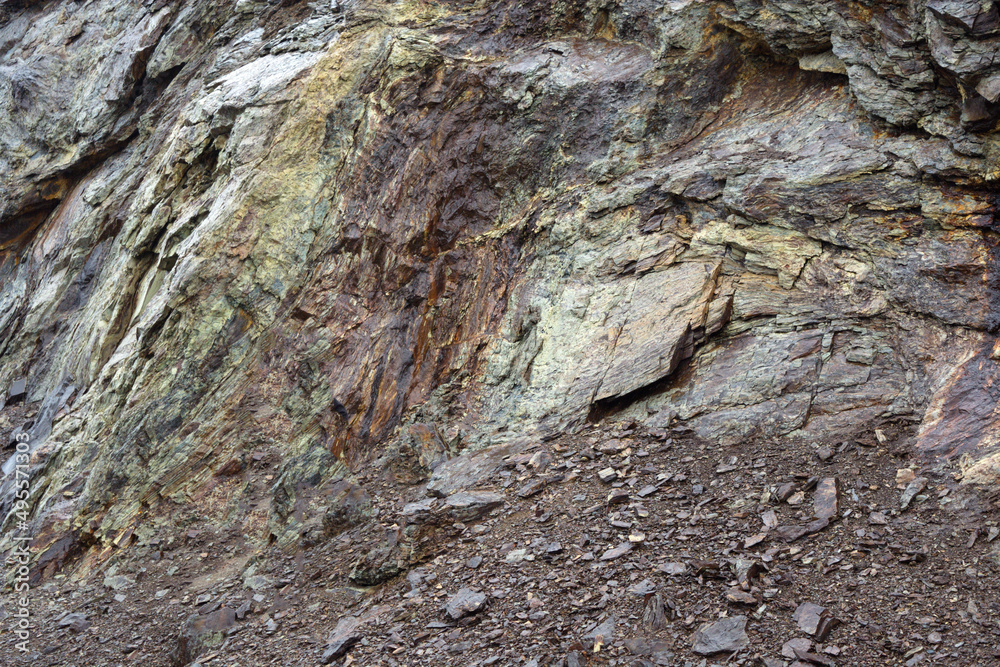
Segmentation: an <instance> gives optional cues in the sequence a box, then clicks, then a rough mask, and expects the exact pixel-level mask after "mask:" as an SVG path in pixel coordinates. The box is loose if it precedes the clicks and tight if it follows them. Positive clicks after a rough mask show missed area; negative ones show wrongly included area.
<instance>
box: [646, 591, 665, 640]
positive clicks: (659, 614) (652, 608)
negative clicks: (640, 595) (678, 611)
mask: <svg viewBox="0 0 1000 667" xmlns="http://www.w3.org/2000/svg"><path fill="white" fill-rule="evenodd" d="M668 618H669V617H668V612H667V605H666V603H665V602H664V600H663V595H662V594H661V593H656V594H655V595H651V596H650V597H649V598H648V599H647V600H646V606H645V607H644V608H643V610H642V627H644V628H645V629H646V630H647V631H649V632H655V631H657V630H663V629H664V628H666V627H667V621H668Z"/></svg>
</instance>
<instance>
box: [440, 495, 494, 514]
mask: <svg viewBox="0 0 1000 667" xmlns="http://www.w3.org/2000/svg"><path fill="white" fill-rule="evenodd" d="M501 505H503V496H501V495H500V494H499V493H493V492H492V491H459V492H458V493H453V494H451V495H450V496H448V497H447V498H446V499H445V501H444V506H445V508H446V509H448V510H449V512H450V513H451V514H452V515H453V516H454V517H455V518H457V519H459V520H460V521H475V520H476V519H481V518H483V517H484V516H486V515H487V514H489V513H490V512H492V511H493V510H494V509H496V508H497V507H500V506H501Z"/></svg>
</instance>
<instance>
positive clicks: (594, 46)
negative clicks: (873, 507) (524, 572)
mask: <svg viewBox="0 0 1000 667" xmlns="http://www.w3.org/2000/svg"><path fill="white" fill-rule="evenodd" d="M998 46H1000V10H998V6H997V5H996V4H994V3H993V2H992V1H984V2H979V1H978V0H976V1H966V0H926V1H925V0H912V1H909V2H903V1H902V0H893V1H891V2H866V1H862V2H846V1H841V0H824V1H823V2H810V3H806V2H796V1H793V0H788V1H786V0H764V1H760V0H733V1H730V2H725V1H720V2H698V1H693V0H669V1H668V0H664V1H662V2H650V1H648V0H624V1H623V2H620V3H607V2H597V1H589V0H588V1H586V2H549V1H547V0H539V1H537V2H529V3H505V2H489V1H482V2H479V1H476V2H432V1H409V0H404V1H400V2H390V3H382V2H367V1H366V0H349V1H346V2H339V1H338V0H332V1H331V2H326V1H324V2H319V3H307V2H295V1H294V0H292V1H287V0H282V1H280V2H265V1H260V0H238V2H235V3H232V2H219V3H214V2H206V1H202V0H191V1H188V2H166V1H163V0H152V1H145V2H140V1H139V0H91V1H87V2H82V1H81V2H71V1H68V0H66V1H64V0H41V1H37V0H20V1H11V2H6V3H4V4H3V5H0V104H2V111H0V142H2V144H0V145H2V148H0V169H2V174H3V179H2V183H0V350H2V355H3V356H2V360H0V388H2V389H4V390H5V392H6V396H7V398H6V401H7V405H6V406H5V407H4V410H3V414H2V417H0V418H2V419H3V420H4V423H3V426H4V433H5V434H9V436H8V435H5V437H4V440H5V441H7V440H9V441H10V443H11V444H9V445H8V449H7V450H6V452H5V457H6V456H7V455H12V454H13V448H12V447H13V442H14V440H15V438H16V437H17V436H18V434H20V433H24V434H25V436H24V437H25V439H26V440H27V442H29V443H30V448H31V451H32V456H31V462H30V466H29V468H28V472H29V475H30V480H31V485H30V491H31V492H30V498H29V501H28V513H29V516H30V520H29V522H28V526H27V528H26V529H27V531H28V533H29V534H30V535H31V536H32V537H33V540H34V541H33V547H34V553H35V565H34V567H33V577H34V581H36V582H37V581H45V580H46V579H47V578H50V577H52V576H53V575H55V574H56V573H59V572H69V571H80V572H88V571H91V570H94V569H95V568H98V569H99V568H101V567H103V564H105V563H107V562H108V559H111V558H114V557H116V554H118V553H119V552H121V551H122V550H127V549H128V548H130V547H131V546H132V545H148V544H149V543H150V541H151V540H152V541H153V544H155V543H156V542H155V540H157V539H160V538H159V537H158V535H160V533H161V532H162V531H164V530H167V528H165V526H166V527H176V526H186V525H188V524H187V523H185V521H187V520H188V519H189V518H190V517H195V516H196V517H198V518H199V520H203V521H206V522H208V523H209V524H211V525H214V526H222V527H225V528H226V529H227V530H231V531H232V532H233V533H234V534H238V535H240V536H242V539H244V540H245V543H246V544H247V545H249V546H248V548H263V547H264V546H266V545H267V544H268V543H269V542H275V543H276V546H278V547H280V548H283V549H294V548H299V547H300V546H301V544H302V542H303V540H306V541H307V542H308V541H309V540H313V541H314V540H315V539H319V538H316V537H315V535H316V534H318V533H319V532H321V531H322V530H323V517H324V516H327V517H329V514H325V513H326V512H327V509H328V508H330V507H331V506H330V502H331V501H330V498H331V492H330V489H331V488H332V487H331V485H335V484H340V485H341V486H340V487H336V488H340V489H341V490H343V489H347V488H348V487H350V488H351V489H353V490H352V491H343V492H344V493H355V494H362V495H365V494H367V493H368V492H369V491H370V492H372V493H374V491H373V490H372V489H369V490H368V491H365V490H364V489H362V488H361V487H360V486H356V484H357V483H358V482H359V481H360V477H359V475H360V474H361V473H362V471H363V472H364V473H365V474H366V475H367V474H374V475H376V477H377V479H378V480H380V482H379V483H385V484H388V485H389V486H387V487H386V488H387V489H393V488H394V489H397V491H392V492H391V493H397V494H398V496H399V497H400V498H404V497H405V499H410V498H409V496H408V495H407V494H410V495H414V494H415V495H414V497H419V496H420V495H421V494H423V493H424V487H423V486H422V484H424V483H425V482H427V480H428V479H429V478H430V477H431V475H432V474H434V475H438V478H439V479H440V478H443V477H446V475H441V474H439V473H438V472H435V471H440V470H441V468H442V465H443V464H444V462H445V461H454V463H449V465H452V466H453V467H454V466H458V465H460V462H463V461H468V460H470V459H474V460H481V459H475V457H476V456H479V457H483V456H486V457H487V458H488V456H489V453H490V452H496V451H503V452H504V453H506V454H509V453H512V452H517V451H520V450H521V449H523V448H524V447H526V446H528V445H529V444H531V443H540V442H545V441H549V440H551V439H553V438H562V437H569V436H573V435H574V434H578V433H581V432H583V431H584V430H585V429H587V428H608V429H611V428H615V427H616V426H617V427H620V428H640V429H647V430H650V431H652V432H655V431H657V430H661V431H663V432H666V431H667V430H670V429H672V430H673V432H675V433H679V434H681V433H683V434H688V435H690V436H691V437H696V438H698V439H700V440H699V441H701V442H707V443H710V444H711V445H712V446H718V447H730V446H743V445H744V444H745V443H749V442H756V443H760V442H767V443H775V444H774V446H775V447H782V446H785V445H784V444H781V443H788V444H795V443H799V444H802V443H805V444H808V445H810V446H812V445H822V444H826V445H831V446H838V445H839V444H840V443H842V442H849V441H852V440H859V439H864V438H868V437H870V436H871V434H872V433H874V432H875V430H876V429H883V430H886V431H887V432H892V433H898V434H899V442H900V443H902V444H901V445H900V446H901V447H905V448H906V449H907V450H908V451H912V452H914V453H916V455H917V456H918V457H920V460H921V461H922V464H923V465H926V466H928V467H934V466H937V467H938V469H939V470H942V469H946V470H949V471H955V473H956V475H959V476H962V478H963V480H964V481H966V482H972V483H975V484H985V485H992V484H995V483H996V481H997V477H998V475H1000V454H998V452H1000V427H998V426H997V423H996V420H995V419H994V413H995V411H996V408H997V399H998V397H1000V396H998V392H1000V386H998V382H997V381H998V380H1000V369H998V366H997V358H998V357H1000V347H998V346H997V332H998V328H1000V284H998V281H1000V245H998V240H1000V237H998V235H997V231H998V230H997V228H996V222H995V215H996V213H997V205H998V199H997V195H996V191H995V187H996V185H995V182H996V179H997V178H998V175H1000V145H998V141H997V136H998V135H997V134H995V133H994V127H995V124H996V122H997V119H998V110H1000V106H998V98H1000V62H995V61H996V53H997V51H998ZM20 380H24V381H25V382H24V383H23V385H24V387H23V393H22V389H21V385H20V383H19V381H20ZM8 389H11V390H12V391H8ZM879 433H880V434H881V433H882V430H880V431H879ZM477 452H486V454H477ZM13 465H14V464H13V459H11V460H9V461H8V464H7V465H6V466H5V468H4V473H5V474H6V477H5V481H4V483H3V484H4V486H3V488H2V489H0V492H2V493H3V496H2V499H0V502H2V505H0V510H2V514H3V515H4V516H5V517H6V518H5V519H4V522H3V530H4V531H5V535H6V537H5V538H4V540H5V541H4V542H0V548H3V549H9V548H10V545H11V542H10V540H11V537H12V535H13V534H14V530H15V528H17V524H18V521H17V519H16V516H15V513H13V512H11V510H12V509H13V508H14V507H15V505H14V490H15V486H14V475H13V474H12V473H13ZM461 465H464V464H461ZM446 469H447V468H446ZM373 471H374V472H373ZM474 481H475V480H473V483H474ZM431 484H432V491H433V484H434V480H432V482H431ZM344 485H347V486H346V487H345V486H344ZM453 490H456V489H446V490H445V491H441V492H440V493H438V495H447V493H450V492H451V491H453ZM337 493H339V492H334V493H333V497H338V496H337ZM384 493H390V492H389V491H385V492H384ZM342 496H343V494H341V496H340V497H341V499H342ZM333 509H336V508H333ZM334 523H337V522H336V521H334ZM389 523H391V521H389ZM326 530H327V532H329V531H330V530H331V528H330V520H329V519H328V520H327V524H326ZM362 579H363V577H362Z"/></svg>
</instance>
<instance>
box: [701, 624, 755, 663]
mask: <svg viewBox="0 0 1000 667" xmlns="http://www.w3.org/2000/svg"><path fill="white" fill-rule="evenodd" d="M746 627H747V617H746V616H733V617H731V618H723V619H720V620H718V621H716V622H715V623H710V624H708V625H705V626H703V627H702V628H701V629H699V630H698V631H697V632H696V633H695V635H694V646H693V647H692V649H691V650H693V651H694V652H695V653H697V654H698V655H711V654H713V653H720V652H722V651H726V652H728V653H731V652H733V651H738V650H740V649H743V648H746V647H747V646H748V645H749V644H750V640H749V638H748V637H747V633H746Z"/></svg>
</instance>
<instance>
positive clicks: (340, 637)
mask: <svg viewBox="0 0 1000 667" xmlns="http://www.w3.org/2000/svg"><path fill="white" fill-rule="evenodd" d="M359 626H360V622H359V621H358V619H357V618H355V617H353V616H348V617H347V618H343V619H341V620H340V621H339V622H338V623H337V627H335V628H334V629H333V631H332V632H331V633H330V636H329V637H327V638H326V650H325V651H323V657H322V658H321V659H320V662H321V663H322V664H324V665H329V664H330V663H332V662H333V661H334V660H337V659H338V658H342V657H343V656H344V655H345V654H346V653H347V652H348V651H350V650H351V647H353V646H354V645H355V644H357V643H358V642H359V641H361V633H360V632H358V627H359Z"/></svg>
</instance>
